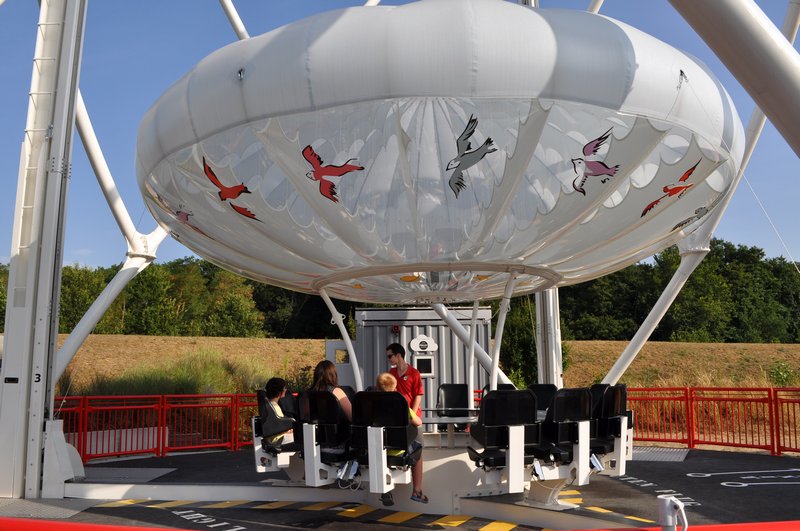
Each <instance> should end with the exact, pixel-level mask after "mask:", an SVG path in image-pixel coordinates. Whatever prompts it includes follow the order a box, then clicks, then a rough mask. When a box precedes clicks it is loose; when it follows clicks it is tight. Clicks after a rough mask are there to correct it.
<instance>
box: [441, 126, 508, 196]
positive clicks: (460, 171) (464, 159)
mask: <svg viewBox="0 0 800 531" xmlns="http://www.w3.org/2000/svg"><path fill="white" fill-rule="evenodd" d="M476 127H478V119H477V118H475V116H474V115H470V116H469V121H468V122H467V126H466V127H465V128H464V132H463V133H461V135H460V136H459V137H458V138H457V139H456V150H457V151H458V155H456V158H454V159H453V160H451V161H450V162H448V163H447V171H450V170H455V171H453V175H451V176H450V180H449V181H448V184H449V185H450V189H452V190H453V193H455V194H456V197H458V194H459V193H460V192H461V190H463V189H464V188H466V187H467V185H466V184H465V183H464V176H463V175H464V172H465V171H467V170H468V169H469V168H471V167H472V166H474V165H476V164H477V163H478V162H480V161H481V159H483V157H485V156H486V155H488V154H489V153H494V152H495V151H497V148H496V147H494V141H493V140H492V138H491V137H487V138H486V141H485V142H484V143H483V144H481V145H480V147H478V148H476V149H472V145H471V144H470V141H469V138H470V137H471V136H472V134H473V133H474V132H475V128H476Z"/></svg>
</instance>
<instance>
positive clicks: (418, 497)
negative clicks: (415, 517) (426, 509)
mask: <svg viewBox="0 0 800 531" xmlns="http://www.w3.org/2000/svg"><path fill="white" fill-rule="evenodd" d="M411 501H415V502H419V503H428V497H427V496H425V495H424V494H422V493H421V492H414V493H412V494H411Z"/></svg>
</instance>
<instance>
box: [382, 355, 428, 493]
mask: <svg viewBox="0 0 800 531" xmlns="http://www.w3.org/2000/svg"><path fill="white" fill-rule="evenodd" d="M386 359H387V360H388V361H389V364H390V365H393V367H392V368H391V369H389V373H390V374H391V375H392V376H394V377H395V378H396V379H397V392H398V393H400V394H401V395H403V397H404V398H405V399H406V402H408V407H409V408H411V410H413V411H414V413H416V414H417V416H418V417H419V418H422V410H421V409H420V404H422V395H423V394H425V393H424V391H423V390H422V377H421V376H420V374H419V371H418V370H417V369H415V368H414V367H412V366H411V365H409V364H408V363H407V362H406V349H404V348H403V345H401V344H400V343H392V344H391V345H389V346H388V347H386ZM420 428H421V426H420ZM411 483H412V485H413V487H414V492H412V494H411V499H412V500H414V501H417V502H421V503H428V497H427V496H425V495H424V494H423V493H422V457H421V456H420V458H419V461H417V462H416V464H414V466H412V467H411Z"/></svg>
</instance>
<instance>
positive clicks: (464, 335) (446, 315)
mask: <svg viewBox="0 0 800 531" xmlns="http://www.w3.org/2000/svg"><path fill="white" fill-rule="evenodd" d="M431 308H432V309H433V311H434V312H436V315H438V316H439V317H441V318H442V321H444V324H446V325H447V326H448V328H450V330H452V331H453V333H454V334H455V335H456V337H458V339H459V340H461V341H463V342H464V344H466V343H467V342H468V341H469V332H467V331H466V329H465V328H464V327H463V326H461V323H459V322H458V319H456V318H455V317H453V316H452V315H451V314H450V312H449V311H447V308H445V307H444V304H441V303H434V304H431ZM475 358H476V359H477V360H478V363H480V364H481V366H482V367H483V368H484V369H486V370H487V371H490V370H491V366H492V357H491V356H489V354H487V353H486V351H485V350H483V347H481V346H480V345H477V344H476V345H475ZM498 378H499V379H500V382H501V383H511V380H509V379H508V376H506V375H505V374H504V373H503V371H498Z"/></svg>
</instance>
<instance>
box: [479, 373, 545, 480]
mask: <svg viewBox="0 0 800 531" xmlns="http://www.w3.org/2000/svg"><path fill="white" fill-rule="evenodd" d="M509 426H524V427H525V448H526V452H525V457H524V461H525V463H526V464H530V463H532V462H533V456H532V455H528V452H527V448H528V446H529V445H530V446H536V445H538V444H539V442H540V437H541V425H540V424H539V423H538V422H536V397H535V396H534V395H533V393H531V392H530V391H529V390H527V389H522V390H516V389H513V390H497V391H490V392H489V393H488V394H487V395H486V396H484V397H483V398H482V399H481V407H480V410H479V411H478V422H475V423H473V424H472V425H471V426H470V434H471V435H472V438H473V439H474V440H475V441H476V442H477V443H478V444H480V446H482V447H483V450H482V451H479V450H477V449H475V448H473V447H472V446H468V447H467V453H468V454H469V456H470V458H471V459H472V460H473V461H474V462H475V465H476V466H479V467H484V468H486V467H489V468H494V467H503V466H506V463H507V459H506V454H507V451H508V444H509V438H508V433H509V432H508V427H509Z"/></svg>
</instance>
